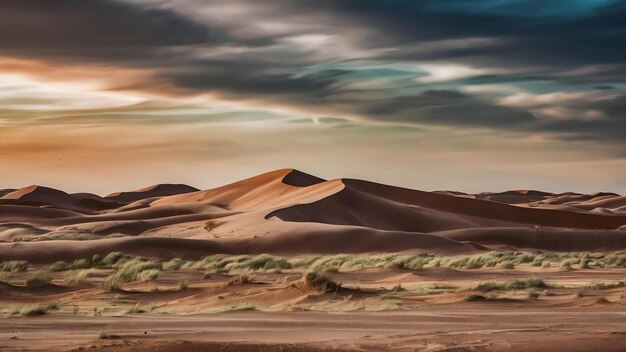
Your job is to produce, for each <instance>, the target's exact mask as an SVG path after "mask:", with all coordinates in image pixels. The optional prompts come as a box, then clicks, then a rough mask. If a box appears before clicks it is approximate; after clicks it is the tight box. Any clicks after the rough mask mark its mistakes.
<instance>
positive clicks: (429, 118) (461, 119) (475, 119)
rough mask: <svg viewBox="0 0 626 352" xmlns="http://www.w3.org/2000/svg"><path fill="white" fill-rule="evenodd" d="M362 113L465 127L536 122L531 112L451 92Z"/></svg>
mask: <svg viewBox="0 0 626 352" xmlns="http://www.w3.org/2000/svg"><path fill="white" fill-rule="evenodd" d="M363 112H364V113H365V114H367V115H368V116H372V117H374V118H376V119H379V120H400V121H409V122H422V123H425V122H427V123H438V124H448V125H450V124H452V125H466V126H491V127H502V126H509V127H511V126H515V125H522V124H525V123H531V122H534V121H535V118H534V116H532V115H531V114H530V113H528V112H526V111H523V110H519V109H515V108H510V107H504V106H499V105H495V104H493V103H489V102H486V101H481V100H480V99H477V98H475V97H472V96H470V95H467V94H462V93H459V92H455V91H450V90H428V91H424V92H422V93H419V94H416V95H413V96H403V97H397V98H391V99H387V100H383V101H379V102H373V103H372V104H371V105H368V106H366V107H365V108H364V110H363Z"/></svg>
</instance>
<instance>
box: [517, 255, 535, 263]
mask: <svg viewBox="0 0 626 352" xmlns="http://www.w3.org/2000/svg"><path fill="white" fill-rule="evenodd" d="M534 260H535V256H534V255H530V254H522V255H521V256H520V257H519V258H517V264H526V263H532V262H533V261H534Z"/></svg>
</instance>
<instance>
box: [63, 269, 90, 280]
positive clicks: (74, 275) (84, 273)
mask: <svg viewBox="0 0 626 352" xmlns="http://www.w3.org/2000/svg"><path fill="white" fill-rule="evenodd" d="M94 272H95V270H94V269H85V270H78V271H74V272H71V273H69V274H68V275H67V276H66V277H65V278H64V279H63V281H65V282H66V283H72V282H78V283H80V282H83V281H85V279H87V278H88V277H89V276H91V275H92V274H93V273H94Z"/></svg>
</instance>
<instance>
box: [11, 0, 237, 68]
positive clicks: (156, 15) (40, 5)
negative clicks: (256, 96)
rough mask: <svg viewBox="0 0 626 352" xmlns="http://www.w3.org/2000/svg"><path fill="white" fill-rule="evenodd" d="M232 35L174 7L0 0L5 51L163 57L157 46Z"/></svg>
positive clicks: (109, 57)
mask: <svg viewBox="0 0 626 352" xmlns="http://www.w3.org/2000/svg"><path fill="white" fill-rule="evenodd" d="M227 38H228V36H227V34H226V33H225V32H223V31H221V30H219V29H215V28H210V27H207V26H206V25H204V24H199V23H197V22H195V21H192V20H191V19H189V18H187V17H184V16H182V15H180V14H178V13H176V12H174V11H172V10H168V9H164V8H156V7H142V6H139V5H133V4H130V3H126V2H122V1H107V0H89V1H83V0H54V1H49V0H6V1H1V2H0V46H1V47H2V51H3V54H4V55H14V56H29V57H37V58H39V59H44V60H45V59H64V60H76V59H81V58H83V59H84V58H94V59H100V60H103V61H108V60H116V59H117V60H123V59H128V58H142V57H144V58H145V57H158V54H157V53H156V52H155V51H156V50H158V49H161V48H164V47H172V46H183V45H199V44H207V43H221V42H224V41H226V40H227Z"/></svg>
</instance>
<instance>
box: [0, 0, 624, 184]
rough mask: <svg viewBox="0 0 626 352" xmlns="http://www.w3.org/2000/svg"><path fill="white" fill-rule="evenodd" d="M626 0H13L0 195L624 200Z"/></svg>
mask: <svg viewBox="0 0 626 352" xmlns="http://www.w3.org/2000/svg"><path fill="white" fill-rule="evenodd" d="M625 43H626V1H618V0H593V1H592V0H549V1H547V0H482V1H472V0H437V1H434V0H424V1H422V0H403V1H401V0H316V1H311V0H271V1H262V0H228V1H226V0H170V1H164V0H118V1H113V0H89V1H85V0H54V1H51V0H2V1H0V49H1V50H0V188H17V187H23V186H27V185H30V184H41V185H46V186H51V187H56V188H61V189H63V190H66V191H72V192H76V191H90V192H95V193H100V194H106V193H109V192H112V191H119V190H129V189H136V188H140V187H144V186H147V185H150V184H154V183H166V182H167V183H187V184H190V185H192V186H195V187H199V188H209V187H213V186H217V185H221V184H224V183H227V182H231V181H235V180H238V179H241V178H244V177H248V176H252V175H255V174H258V173H261V172H265V171H269V170H273V169H278V168H284V167H295V168H298V169H300V170H302V171H305V172H309V173H312V174H315V175H317V176H320V177H326V178H335V177H352V178H362V179H368V180H371V181H377V182H382V183H388V184H395V185H400V186H407V187H411V188H417V189H423V190H437V189H448V190H459V191H466V192H479V191H502V190H508V189H529V188H530V189H542V190H546V191H554V192H562V191H579V192H597V191H611V192H617V193H626V45H625Z"/></svg>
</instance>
